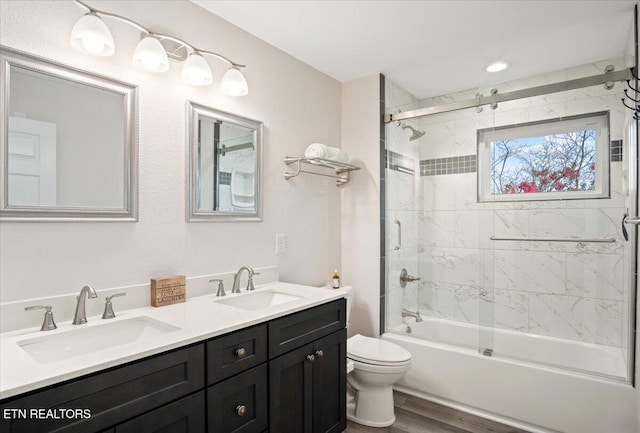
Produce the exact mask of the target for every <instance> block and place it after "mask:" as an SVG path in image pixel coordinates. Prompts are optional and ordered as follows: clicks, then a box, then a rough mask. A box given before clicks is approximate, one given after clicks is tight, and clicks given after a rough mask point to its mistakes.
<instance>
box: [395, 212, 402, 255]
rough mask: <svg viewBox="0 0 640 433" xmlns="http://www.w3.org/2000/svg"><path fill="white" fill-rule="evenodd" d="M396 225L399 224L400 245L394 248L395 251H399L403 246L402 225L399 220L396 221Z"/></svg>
mask: <svg viewBox="0 0 640 433" xmlns="http://www.w3.org/2000/svg"><path fill="white" fill-rule="evenodd" d="M394 222H395V223H396V224H398V245H396V246H395V247H393V249H394V250H399V249H400V247H401V246H402V224H401V223H400V221H398V220H397V219H396V220H395V221H394Z"/></svg>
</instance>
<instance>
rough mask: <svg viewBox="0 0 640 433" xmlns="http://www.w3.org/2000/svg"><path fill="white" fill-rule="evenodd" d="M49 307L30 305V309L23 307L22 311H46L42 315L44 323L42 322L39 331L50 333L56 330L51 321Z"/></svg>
mask: <svg viewBox="0 0 640 433" xmlns="http://www.w3.org/2000/svg"><path fill="white" fill-rule="evenodd" d="M51 308H52V307H51V305H32V306H30V307H25V308H24V311H31V310H47V311H45V313H44V321H43V322H42V327H40V330H41V331H52V330H54V329H56V328H57V326H56V322H55V321H54V320H53V312H52V311H51Z"/></svg>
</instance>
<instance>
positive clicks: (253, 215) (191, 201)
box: [186, 101, 263, 222]
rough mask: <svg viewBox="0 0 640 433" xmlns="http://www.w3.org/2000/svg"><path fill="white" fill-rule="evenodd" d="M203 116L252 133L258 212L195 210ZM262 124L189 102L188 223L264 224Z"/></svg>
mask: <svg viewBox="0 0 640 433" xmlns="http://www.w3.org/2000/svg"><path fill="white" fill-rule="evenodd" d="M200 116H206V117H209V118H212V119H216V120H220V121H222V122H227V123H231V124H235V125H238V126H242V127H244V128H249V129H253V142H254V143H255V149H256V173H255V182H256V184H255V191H256V195H257V197H256V200H255V201H256V208H255V211H254V212H228V211H202V210H198V209H197V208H196V204H197V197H196V195H197V191H198V189H197V167H198V152H197V151H196V149H197V146H198V120H199V118H200ZM262 138H263V123H262V122H260V121H258V120H254V119H249V118H247V117H242V116H238V115H235V114H231V113H227V112H225V111H220V110H216V109H214V108H210V107H206V106H204V105H200V104H197V103H195V102H191V101H187V140H186V141H187V146H186V147H187V152H186V153H187V164H186V165H187V177H186V179H187V181H186V187H187V190H186V197H187V200H186V205H187V212H186V216H187V222H207V221H208V222H229V221H233V222H243V221H244V222H260V221H262V196H263V192H262V182H261V177H262V171H263V158H262V155H263V149H262V146H263V140H262Z"/></svg>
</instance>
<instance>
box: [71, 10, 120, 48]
mask: <svg viewBox="0 0 640 433" xmlns="http://www.w3.org/2000/svg"><path fill="white" fill-rule="evenodd" d="M69 43H71V46H73V48H75V49H76V50H78V51H80V52H81V53H85V54H91V55H94V56H110V55H112V54H113V53H114V52H115V46H114V43H113V36H111V32H110V31H109V28H108V27H107V25H106V24H105V23H104V21H102V19H101V18H100V17H99V16H98V15H97V14H96V13H95V12H89V13H88V14H85V15H83V16H82V17H81V18H80V19H79V20H78V22H76V23H75V25H74V26H73V29H72V30H71V37H70V38H69Z"/></svg>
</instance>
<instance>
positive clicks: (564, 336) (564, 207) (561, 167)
mask: <svg viewBox="0 0 640 433" xmlns="http://www.w3.org/2000/svg"><path fill="white" fill-rule="evenodd" d="M608 64H613V65H614V66H615V68H616V70H621V69H624V64H623V62H622V61H621V60H618V61H611V60H610V61H606V62H601V63H597V64H593V65H588V66H585V67H580V68H572V69H568V70H564V71H560V72H558V73H556V74H547V75H545V76H540V77H533V78H531V79H529V80H523V81H522V82H520V83H518V85H519V86H522V85H525V86H529V87H531V86H538V85H541V84H548V83H550V82H560V81H566V80H568V79H573V78H576V77H581V76H590V75H597V74H598V73H601V72H602V70H603V69H604V67H605V66H607V65H608ZM623 85H624V83H616V84H615V86H614V88H613V89H606V88H604V86H602V85H600V86H593V87H586V88H581V89H577V90H570V91H565V92H559V93H553V94H547V95H543V96H537V97H531V98H526V99H519V100H514V101H508V102H502V103H500V104H499V105H498V106H497V107H493V108H491V107H489V106H484V107H482V108H483V109H482V110H479V109H476V108H470V109H465V110H457V111H450V112H445V113H441V114H433V115H428V116H423V117H414V118H410V119H405V120H402V121H400V122H391V123H387V124H386V125H385V171H384V176H385V179H384V180H385V182H384V185H385V203H384V221H385V252H384V254H385V293H384V295H385V308H386V314H385V329H384V330H385V332H401V333H411V335H412V336H413V337H416V338H421V339H425V340H428V341H433V342H437V343H444V344H451V345H455V346H459V347H466V348H470V349H472V350H474V351H477V352H479V353H480V354H482V355H485V356H493V357H500V358H509V359H513V360H518V361H523V362H528V363H533V364H537V365H544V366H548V367H552V368H560V369H566V370H570V371H574V372H579V373H584V374H589V375H594V376H598V377H603V378H607V379H612V380H616V381H620V382H629V380H630V377H631V374H630V373H631V371H632V365H631V364H632V360H631V359H630V353H632V352H633V350H632V348H633V345H632V344H633V343H632V338H633V319H634V309H633V308H634V305H635V300H634V287H635V283H634V281H633V276H634V269H635V263H636V254H635V251H636V244H635V242H636V241H635V239H636V236H635V227H636V226H634V225H627V226H626V230H627V232H628V236H627V238H625V236H624V234H623V230H622V219H623V217H624V215H625V213H627V212H629V213H630V214H631V215H634V214H635V209H636V189H635V182H636V170H637V167H636V164H635V161H636V154H635V152H636V146H637V143H636V135H635V130H633V129H632V127H633V125H634V124H635V122H630V114H629V113H628V112H627V110H625V108H624V107H623V106H622V104H621V103H620V99H621V98H622V97H623V96H624V95H623V93H622V92H623V88H624V87H623ZM507 88H509V87H507ZM478 91H479V90H478V89H474V90H470V91H468V92H460V93H457V94H452V95H447V96H446V98H433V99H431V100H422V101H419V100H417V99H415V98H413V97H412V96H411V95H409V94H408V93H407V92H405V91H403V90H402V89H400V88H399V87H398V86H396V85H395V84H394V83H392V82H391V81H389V80H386V81H385V110H386V112H387V113H396V112H398V111H402V112H406V111H410V110H413V109H416V108H420V107H424V106H434V105H438V104H441V103H442V101H447V102H451V101H457V100H468V99H472V98H473V97H474V96H475V94H476V93H478ZM483 91H484V93H485V94H488V93H489V91H490V89H480V92H483ZM421 132H424V134H421ZM403 269H406V271H407V275H408V276H409V277H419V278H420V279H419V280H415V279H414V278H408V279H406V278H405V281H402V278H401V272H402V270H403ZM403 283H404V284H403Z"/></svg>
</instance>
